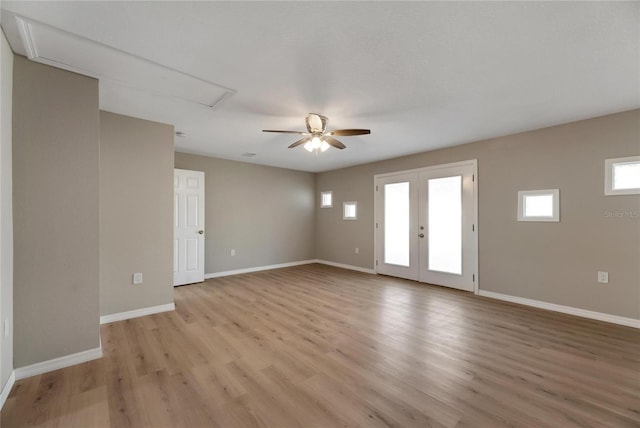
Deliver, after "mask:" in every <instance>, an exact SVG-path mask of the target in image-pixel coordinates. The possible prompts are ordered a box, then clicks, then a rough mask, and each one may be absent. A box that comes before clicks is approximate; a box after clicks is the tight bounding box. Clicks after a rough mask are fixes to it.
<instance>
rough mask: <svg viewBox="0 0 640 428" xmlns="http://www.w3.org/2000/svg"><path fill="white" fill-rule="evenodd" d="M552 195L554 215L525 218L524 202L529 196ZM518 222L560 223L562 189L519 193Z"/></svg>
mask: <svg viewBox="0 0 640 428" xmlns="http://www.w3.org/2000/svg"><path fill="white" fill-rule="evenodd" d="M542 195H551V196H552V201H553V214H552V215H551V216H525V213H524V201H525V198H526V197H527V196H542ZM518 221H535V222H537V221H540V222H559V221H560V189H543V190H520V191H518Z"/></svg>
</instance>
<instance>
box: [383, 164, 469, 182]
mask: <svg viewBox="0 0 640 428" xmlns="http://www.w3.org/2000/svg"><path fill="white" fill-rule="evenodd" d="M471 165H473V166H477V165H478V159H469V160H465V161H460V162H451V163H443V164H439V165H431V166H424V167H422V168H414V169H405V170H403V171H394V172H386V173H384V174H374V175H373V179H374V181H375V179H376V178H387V177H393V176H394V175H403V174H413V173H418V174H419V173H421V172H427V171H435V170H438V169H443V168H455V167H459V166H471ZM476 172H477V171H476Z"/></svg>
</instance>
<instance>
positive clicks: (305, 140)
mask: <svg viewBox="0 0 640 428" xmlns="http://www.w3.org/2000/svg"><path fill="white" fill-rule="evenodd" d="M307 141H311V137H304V138H303V139H301V140H298V141H296V142H295V143H293V144H291V145H290V146H289V147H288V148H290V149H293V148H294V147H298V146H299V145H301V144H304V143H306V142H307Z"/></svg>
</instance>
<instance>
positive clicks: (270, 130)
mask: <svg viewBox="0 0 640 428" xmlns="http://www.w3.org/2000/svg"><path fill="white" fill-rule="evenodd" d="M262 132H279V133H282V134H298V135H309V133H307V132H302V131H277V130H275V129H263V130H262Z"/></svg>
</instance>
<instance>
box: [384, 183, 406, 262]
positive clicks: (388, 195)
mask: <svg viewBox="0 0 640 428" xmlns="http://www.w3.org/2000/svg"><path fill="white" fill-rule="evenodd" d="M384 262H385V263H390V264H394V265H400V266H409V183H408V182H405V183H393V184H385V185H384Z"/></svg>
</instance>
